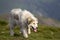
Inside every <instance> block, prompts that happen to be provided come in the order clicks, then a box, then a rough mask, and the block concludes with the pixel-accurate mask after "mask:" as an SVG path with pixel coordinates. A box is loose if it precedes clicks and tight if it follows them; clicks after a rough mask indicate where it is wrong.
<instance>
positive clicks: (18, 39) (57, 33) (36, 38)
mask: <svg viewBox="0 0 60 40" xmlns="http://www.w3.org/2000/svg"><path fill="white" fill-rule="evenodd" d="M2 22H3V21H2ZM2 22H1V21H0V40H60V28H57V27H52V26H47V25H42V24H40V25H39V27H38V32H37V33H34V32H32V33H31V34H30V35H29V38H28V39H25V38H24V37H23V36H22V35H21V34H19V27H15V30H14V31H15V36H12V37H11V36H10V35H9V27H8V26H7V25H6V24H7V23H5V25H4V23H3V24H1V23H2Z"/></svg>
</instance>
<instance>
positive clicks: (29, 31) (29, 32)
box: [28, 26, 31, 34]
mask: <svg viewBox="0 0 60 40" xmlns="http://www.w3.org/2000/svg"><path fill="white" fill-rule="evenodd" d="M28 34H31V30H30V26H28Z"/></svg>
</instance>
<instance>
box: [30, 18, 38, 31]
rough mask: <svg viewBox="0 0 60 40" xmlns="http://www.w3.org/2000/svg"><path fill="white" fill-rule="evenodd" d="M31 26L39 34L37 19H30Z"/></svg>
mask: <svg viewBox="0 0 60 40" xmlns="http://www.w3.org/2000/svg"><path fill="white" fill-rule="evenodd" d="M29 26H30V27H31V28H32V29H33V31H34V32H37V28H38V20H37V19H36V18H35V19H34V20H32V19H29Z"/></svg>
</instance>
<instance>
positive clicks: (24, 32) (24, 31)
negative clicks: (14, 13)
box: [23, 29, 28, 38]
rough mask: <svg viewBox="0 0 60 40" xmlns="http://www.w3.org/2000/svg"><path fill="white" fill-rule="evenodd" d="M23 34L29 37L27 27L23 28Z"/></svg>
mask: <svg viewBox="0 0 60 40" xmlns="http://www.w3.org/2000/svg"><path fill="white" fill-rule="evenodd" d="M23 36H24V37H25V38H28V34H27V30H26V29H23Z"/></svg>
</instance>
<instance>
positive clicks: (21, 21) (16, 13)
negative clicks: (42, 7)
mask: <svg viewBox="0 0 60 40" xmlns="http://www.w3.org/2000/svg"><path fill="white" fill-rule="evenodd" d="M37 23H38V20H37V18H36V17H35V16H33V14H32V13H30V12H29V11H27V10H21V9H20V8H16V9H12V10H11V12H10V16H9V26H10V35H11V36H13V35H14V32H13V29H14V26H15V24H17V25H19V27H20V31H21V33H22V34H23V36H24V37H25V38H28V34H30V33H31V30H30V28H32V29H33V30H34V32H37V27H38V25H37Z"/></svg>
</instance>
